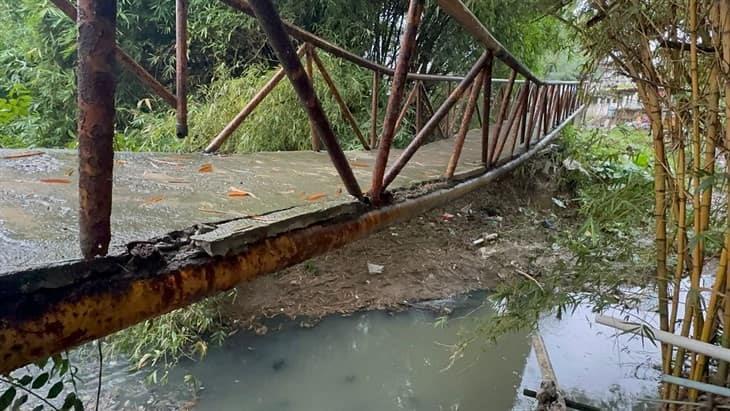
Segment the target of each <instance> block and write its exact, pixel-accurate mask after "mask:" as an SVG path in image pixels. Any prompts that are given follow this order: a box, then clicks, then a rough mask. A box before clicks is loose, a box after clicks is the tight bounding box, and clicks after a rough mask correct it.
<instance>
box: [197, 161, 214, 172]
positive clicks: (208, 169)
mask: <svg viewBox="0 0 730 411" xmlns="http://www.w3.org/2000/svg"><path fill="white" fill-rule="evenodd" d="M198 172H199V173H212V172H213V164H210V163H205V164H203V165H202V166H200V168H199V169H198Z"/></svg>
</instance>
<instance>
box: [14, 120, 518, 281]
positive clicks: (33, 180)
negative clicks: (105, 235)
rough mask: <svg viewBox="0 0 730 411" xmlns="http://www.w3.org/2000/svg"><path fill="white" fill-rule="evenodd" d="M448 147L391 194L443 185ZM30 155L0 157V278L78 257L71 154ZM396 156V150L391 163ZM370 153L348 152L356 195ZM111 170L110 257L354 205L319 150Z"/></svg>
mask: <svg viewBox="0 0 730 411" xmlns="http://www.w3.org/2000/svg"><path fill="white" fill-rule="evenodd" d="M480 138H481V132H480V131H479V130H472V131H471V132H470V133H469V134H468V136H467V139H466V144H465V146H464V150H463V153H462V156H461V161H460V162H459V167H458V169H457V174H460V173H467V172H469V171H473V170H474V169H476V168H479V167H480V166H481V162H480V155H481V154H480V153H481V144H480ZM509 148H510V144H507V145H506V147H505V151H506V152H507V153H505V154H504V155H503V156H502V157H503V158H505V157H507V156H509ZM452 149H453V139H447V140H441V141H437V142H434V143H430V144H427V145H424V146H423V147H421V149H420V150H419V151H418V153H417V154H416V155H415V156H414V158H413V159H412V160H411V161H410V162H409V164H408V166H406V168H405V169H404V171H403V172H402V173H401V175H400V176H399V177H398V178H397V179H396V180H395V181H394V183H393V185H392V186H393V188H396V187H404V186H408V185H411V184H413V183H417V182H422V181H428V180H434V179H438V178H440V177H441V176H442V175H443V173H444V171H445V169H446V164H447V163H448V160H449V157H450V155H451V151H452ZM34 152H36V150H24V151H21V150H2V149H0V273H1V272H8V271H15V270H18V269H21V268H25V267H29V266H37V265H40V264H45V263H49V262H53V261H59V260H67V259H76V258H80V257H81V255H80V252H79V247H78V233H77V227H78V216H77V208H78V198H77V196H78V190H77V187H78V176H77V174H78V173H77V168H78V163H77V155H76V152H75V151H71V150H48V149H40V150H37V154H35V155H29V156H21V155H24V154H33V153H34ZM400 153H401V150H393V152H392V153H391V157H390V162H391V163H392V162H393V161H394V159H395V158H397V156H398V155H400ZM375 154H376V153H375V151H370V152H364V151H350V152H347V153H346V155H347V157H348V159H349V160H350V164H351V166H352V168H353V171H354V173H355V175H356V177H357V179H358V181H359V183H360V185H361V187H362V189H363V191H366V190H368V188H369V187H370V179H371V172H372V167H373V164H374V162H375ZM114 166H115V168H114V194H113V195H114V203H113V210H112V247H111V253H115V252H119V251H122V250H124V245H125V244H127V243H129V242H131V241H139V240H145V239H149V238H152V237H155V236H159V235H162V234H164V233H167V232H170V231H173V230H177V229H181V228H184V227H190V226H192V225H194V224H197V223H208V222H217V221H222V220H229V219H233V218H238V217H245V216H258V215H263V214H268V213H272V212H275V211H277V210H283V209H290V208H292V207H303V206H305V207H307V208H308V209H315V210H316V209H326V208H331V207H337V206H338V205H341V204H344V203H348V202H351V201H353V199H352V198H351V197H350V196H349V195H347V193H346V192H345V190H344V187H343V185H342V182H341V181H340V179H339V176H338V175H337V172H336V171H335V169H334V167H332V165H331V163H330V161H329V157H328V156H327V153H325V152H320V153H315V152H308V151H299V152H262V153H253V154H245V155H227V156H224V155H204V154H169V153H128V152H118V153H116V155H115V165H114ZM244 193H248V194H244Z"/></svg>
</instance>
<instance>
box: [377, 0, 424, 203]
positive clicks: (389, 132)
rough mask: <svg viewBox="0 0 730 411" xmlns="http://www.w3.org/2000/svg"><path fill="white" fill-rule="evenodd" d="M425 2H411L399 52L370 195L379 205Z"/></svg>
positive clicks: (420, 0) (412, 0) (418, 0)
mask: <svg viewBox="0 0 730 411" xmlns="http://www.w3.org/2000/svg"><path fill="white" fill-rule="evenodd" d="M424 3H425V0H411V1H410V4H409V5H408V14H407V16H406V26H405V29H404V31H403V38H402V40H401V46H400V51H399V52H398V61H397V62H396V65H395V73H394V74H393V82H392V85H391V88H390V96H389V97H388V106H387V108H386V111H385V119H384V121H383V134H382V136H381V137H380V146H379V147H378V156H377V157H376V159H375V167H374V168H373V178H372V185H371V188H370V194H371V196H372V200H373V203H375V204H376V205H377V204H380V203H382V201H381V194H382V193H381V191H382V190H383V177H384V175H385V167H386V166H387V165H388V155H389V154H390V146H391V144H392V143H393V137H394V135H395V122H396V120H397V116H398V109H399V107H400V103H401V101H402V100H403V90H404V89H405V85H406V76H407V75H408V67H409V66H410V63H411V55H412V54H413V51H414V49H415V45H416V44H415V43H416V32H417V31H418V26H419V25H420V24H421V14H422V12H423V7H424Z"/></svg>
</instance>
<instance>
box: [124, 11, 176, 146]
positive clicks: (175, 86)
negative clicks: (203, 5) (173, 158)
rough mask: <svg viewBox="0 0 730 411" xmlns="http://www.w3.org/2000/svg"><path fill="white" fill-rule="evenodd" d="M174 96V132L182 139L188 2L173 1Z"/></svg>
mask: <svg viewBox="0 0 730 411" xmlns="http://www.w3.org/2000/svg"><path fill="white" fill-rule="evenodd" d="M115 1H116V0H115ZM175 95H176V96H177V104H176V107H175V117H176V120H177V124H176V131H177V136H178V138H183V137H186V136H187V135H188V0H175Z"/></svg>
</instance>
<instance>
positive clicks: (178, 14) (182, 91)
mask: <svg viewBox="0 0 730 411" xmlns="http://www.w3.org/2000/svg"><path fill="white" fill-rule="evenodd" d="M175 94H176V96H177V104H176V107H175V114H176V116H177V127H176V128H177V136H178V137H179V138H183V137H186V136H187V135H188V0H175Z"/></svg>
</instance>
